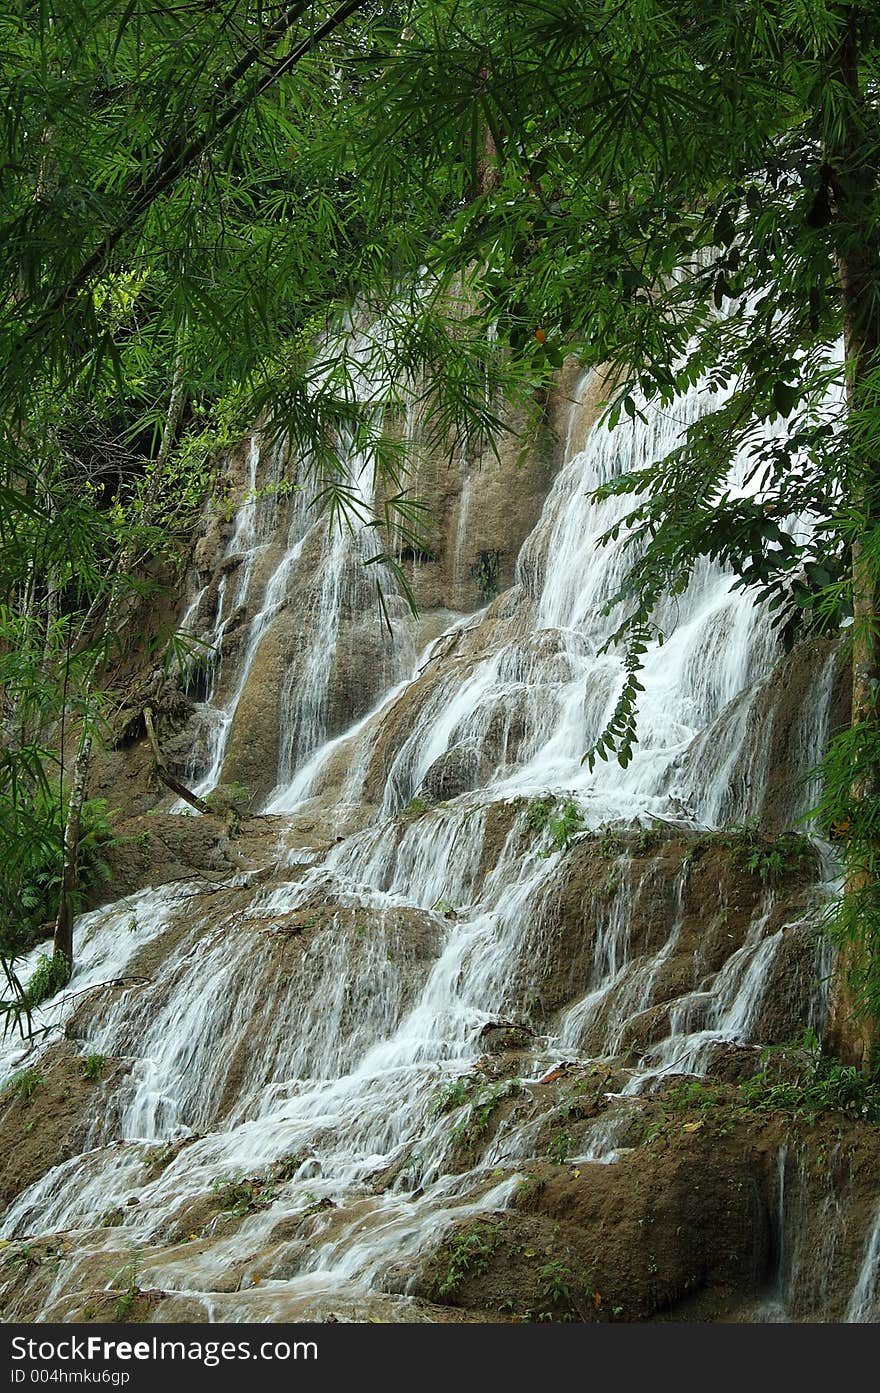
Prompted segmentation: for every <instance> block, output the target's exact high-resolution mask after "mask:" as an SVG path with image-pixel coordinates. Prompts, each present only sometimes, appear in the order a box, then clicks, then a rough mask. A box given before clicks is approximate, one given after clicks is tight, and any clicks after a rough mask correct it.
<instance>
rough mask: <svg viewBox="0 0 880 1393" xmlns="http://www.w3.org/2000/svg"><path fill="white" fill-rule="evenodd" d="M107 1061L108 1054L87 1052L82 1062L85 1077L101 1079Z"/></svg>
mask: <svg viewBox="0 0 880 1393" xmlns="http://www.w3.org/2000/svg"><path fill="white" fill-rule="evenodd" d="M106 1063H107V1059H106V1056H105V1055H103V1054H87V1055H86V1057H85V1059H84V1060H83V1064H82V1072H83V1078H84V1079H92V1080H94V1079H99V1078H100V1077H101V1075H102V1074H103V1072H104V1066H105V1065H106Z"/></svg>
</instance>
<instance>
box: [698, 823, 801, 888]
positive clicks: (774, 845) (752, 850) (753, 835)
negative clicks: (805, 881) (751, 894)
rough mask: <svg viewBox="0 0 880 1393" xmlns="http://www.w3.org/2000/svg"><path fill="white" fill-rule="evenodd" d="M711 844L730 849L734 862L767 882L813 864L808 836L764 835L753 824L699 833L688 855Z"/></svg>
mask: <svg viewBox="0 0 880 1393" xmlns="http://www.w3.org/2000/svg"><path fill="white" fill-rule="evenodd" d="M711 846H720V847H724V848H725V849H726V850H729V851H732V852H733V854H734V857H735V860H736V863H737V865H739V866H741V867H742V869H743V870H746V871H751V872H752V873H753V874H755V875H757V876H758V878H759V880H761V881H764V882H767V883H770V884H772V883H774V882H776V881H778V880H780V879H781V878H782V877H783V876H785V875H792V874H797V873H798V872H803V871H804V870H806V869H809V868H812V867H814V866H815V864H816V849H815V847H814V846H813V844H812V842H811V841H810V839H809V837H806V836H802V835H801V834H800V833H797V832H783V833H782V834H781V835H780V836H778V837H767V836H765V835H764V834H763V833H761V832H759V831H758V830H757V828H756V827H727V828H722V829H721V830H720V831H718V832H705V833H703V835H702V836H700V837H699V838H698V839H697V841H696V842H695V843H694V847H693V851H692V855H697V856H699V855H700V854H701V853H702V852H704V851H705V850H707V849H708V848H709V847H711Z"/></svg>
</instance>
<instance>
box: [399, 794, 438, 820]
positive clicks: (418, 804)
mask: <svg viewBox="0 0 880 1393" xmlns="http://www.w3.org/2000/svg"><path fill="white" fill-rule="evenodd" d="M431 806H432V805H431V804H430V803H429V802H428V801H427V800H426V799H424V798H411V799H410V800H409V802H408V803H407V804H406V805H405V806H404V807H402V808H401V810H400V816H401V817H421V815H422V813H427V812H430V810H431Z"/></svg>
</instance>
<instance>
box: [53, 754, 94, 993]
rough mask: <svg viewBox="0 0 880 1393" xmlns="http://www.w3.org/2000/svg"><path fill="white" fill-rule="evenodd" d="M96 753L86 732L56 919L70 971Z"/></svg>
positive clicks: (57, 946)
mask: <svg viewBox="0 0 880 1393" xmlns="http://www.w3.org/2000/svg"><path fill="white" fill-rule="evenodd" d="M91 754H92V737H91V734H90V733H89V731H85V732H84V734H83V737H82V740H81V741H80V746H79V750H78V751H77V756H76V763H75V764H74V766H73V791H72V792H71V795H70V803H69V804H68V808H67V820H66V822H65V824H64V856H63V864H62V872H61V893H60V895H59V897H58V916H57V918H56V920H55V937H54V941H53V949H54V951H55V952H56V953H63V955H64V957H65V959H66V960H67V966H68V969H69V971H71V972H72V971H73V920H74V914H75V908H76V905H75V901H76V858H77V852H78V850H79V834H80V828H81V825H82V808H83V801H84V799H85V791H86V778H87V776H88V772H89V760H90V758H91Z"/></svg>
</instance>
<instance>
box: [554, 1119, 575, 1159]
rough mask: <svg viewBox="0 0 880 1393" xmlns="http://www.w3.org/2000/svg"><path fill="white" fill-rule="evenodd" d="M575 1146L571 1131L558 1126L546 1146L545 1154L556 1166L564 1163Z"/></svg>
mask: <svg viewBox="0 0 880 1393" xmlns="http://www.w3.org/2000/svg"><path fill="white" fill-rule="evenodd" d="M574 1148H575V1139H574V1137H573V1136H572V1134H571V1132H569V1131H568V1130H567V1128H565V1127H560V1128H558V1129H557V1131H555V1132H554V1133H553V1135H552V1136H551V1138H550V1141H549V1143H548V1146H547V1154H548V1156H549V1157H550V1160H551V1161H553V1162H554V1163H555V1164H556V1165H557V1166H563V1165H565V1162H566V1161H567V1160H568V1157H569V1156H570V1155H571V1153H572V1151H573V1150H574Z"/></svg>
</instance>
